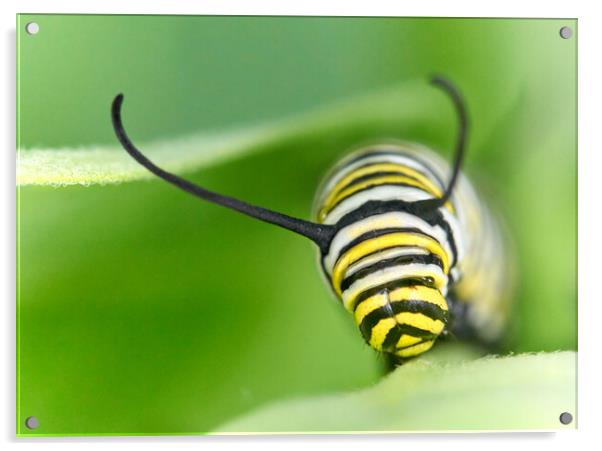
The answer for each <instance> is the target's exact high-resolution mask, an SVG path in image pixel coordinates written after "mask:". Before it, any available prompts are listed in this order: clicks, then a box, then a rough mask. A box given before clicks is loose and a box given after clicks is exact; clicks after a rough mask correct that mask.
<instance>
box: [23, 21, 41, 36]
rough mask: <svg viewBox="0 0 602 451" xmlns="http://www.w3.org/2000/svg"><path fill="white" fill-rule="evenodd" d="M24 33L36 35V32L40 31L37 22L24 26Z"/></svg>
mask: <svg viewBox="0 0 602 451" xmlns="http://www.w3.org/2000/svg"><path fill="white" fill-rule="evenodd" d="M25 31H26V32H27V34H31V35H34V34H38V31H40V26H39V25H38V24H37V22H29V23H28V24H27V25H25Z"/></svg>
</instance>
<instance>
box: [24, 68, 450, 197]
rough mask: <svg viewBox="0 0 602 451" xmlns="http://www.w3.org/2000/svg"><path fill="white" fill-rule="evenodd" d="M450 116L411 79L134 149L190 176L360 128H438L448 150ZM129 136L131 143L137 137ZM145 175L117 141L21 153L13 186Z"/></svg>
mask: <svg viewBox="0 0 602 451" xmlns="http://www.w3.org/2000/svg"><path fill="white" fill-rule="evenodd" d="M451 113H452V107H451V103H450V101H449V100H448V99H447V98H446V96H445V95H443V93H442V92H440V91H438V90H437V89H435V88H433V87H430V86H429V85H428V80H417V81H411V82H406V83H404V84H402V85H398V86H395V87H393V88H389V89H384V90H381V91H378V92H375V93H372V94H369V95H364V96H359V97H355V98H352V99H350V100H347V101H344V102H336V103H334V104H331V105H327V106H325V107H322V108H319V109H316V110H314V111H311V112H309V113H305V114H303V115H298V116H293V117H289V118H286V119H281V120H276V121H271V122H267V123H265V124H260V125H256V126H247V127H244V128H239V129H232V130H229V131H223V132H214V133H211V134H206V133H197V134H192V135H189V136H185V137H180V138H175V139H170V140H161V141H157V142H152V143H141V145H140V146H139V147H140V148H141V149H143V150H144V152H145V154H147V155H148V156H149V157H150V158H151V160H153V161H154V162H156V163H157V164H159V165H160V166H164V167H166V168H168V169H170V170H172V171H176V172H192V171H194V170H197V169H199V168H201V167H206V166H209V165H213V164H217V163H221V162H224V161H226V160H230V159H232V158H234V157H236V156H241V155H243V154H251V153H254V152H257V151H260V150H261V149H263V148H265V147H266V146H269V147H281V148H283V149H287V148H290V147H291V146H294V145H295V144H297V143H298V141H300V140H301V141H308V140H309V139H311V138H312V137H315V136H325V137H332V136H341V135H342V136H349V135H352V134H353V133H357V129H358V128H359V129H364V130H366V129H367V130H370V131H372V132H379V131H381V130H396V131H398V133H399V135H398V136H404V137H406V138H410V139H411V137H412V135H413V134H414V135H415V133H416V129H419V128H421V127H422V128H424V127H428V128H429V129H431V128H432V129H433V130H440V132H439V133H443V136H445V138H443V139H437V137H438V136H437V134H438V133H437V132H434V133H432V135H434V136H433V137H434V138H435V142H438V143H442V142H444V141H447V143H446V147H451V139H452V134H451V132H452V131H453V130H454V128H455V119H454V117H453V116H452V114H451ZM136 115H137V111H132V109H131V108H128V105H127V100H126V102H125V106H124V116H125V123H126V127H127V124H128V123H132V122H135V120H136ZM108 120H109V112H108V111H107V121H108ZM439 136H441V135H439ZM132 138H133V139H134V141H136V139H135V138H136V137H135V136H133V137H132ZM422 141H424V139H423V140H422ZM151 177H153V176H152V175H151V174H150V173H149V172H148V171H147V170H145V169H143V168H142V167H141V166H140V165H138V164H137V163H135V162H134V161H133V160H132V159H131V158H130V157H129V156H128V155H127V153H126V152H125V151H124V150H123V149H122V148H121V147H120V146H119V145H118V144H117V143H116V144H115V145H114V146H91V147H81V148H63V149H43V148H32V149H23V150H21V151H20V152H19V161H18V165H17V183H18V184H19V185H53V186H66V185H92V184H110V183H119V182H125V181H132V180H138V179H143V178H151Z"/></svg>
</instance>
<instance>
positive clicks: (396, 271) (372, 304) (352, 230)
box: [111, 77, 509, 364]
mask: <svg viewBox="0 0 602 451" xmlns="http://www.w3.org/2000/svg"><path fill="white" fill-rule="evenodd" d="M431 81H432V83H433V84H434V85H436V86H438V87H440V88H442V89H443V90H444V91H445V92H446V93H447V94H448V95H449V96H450V98H451V100H452V101H453V104H454V106H455V109H456V112H457V115H458V121H459V132H458V138H457V141H456V146H455V155H454V162H453V166H452V167H451V168H450V167H449V166H448V165H447V164H446V163H445V162H444V161H443V160H442V159H441V158H439V157H438V156H437V155H436V154H435V153H434V152H432V151H430V150H429V149H427V148H425V147H423V146H420V145H416V144H396V145H374V146H370V147H368V148H365V149H361V150H359V151H357V152H355V153H353V154H351V155H350V156H348V157H347V158H345V159H344V160H343V161H342V162H341V163H340V164H338V165H336V166H335V168H334V169H333V170H332V171H331V172H330V175H329V176H328V177H327V178H326V180H325V182H324V183H323V185H322V187H321V188H320V189H319V191H318V195H317V198H316V199H317V200H316V203H315V211H316V213H315V215H316V221H315V222H312V221H306V220H303V219H299V218H294V217H291V216H288V215H285V214H282V213H279V212H275V211H272V210H269V209H266V208H262V207H258V206H255V205H251V204H248V203H246V202H243V201H241V200H238V199H235V198H232V197H229V196H225V195H223V194H218V193H215V192H212V191H209V190H207V189H205V188H202V187H200V186H198V185H196V184H193V183H191V182H189V181H187V180H185V179H183V178H181V177H179V176H177V175H175V174H172V173H170V172H167V171H165V170H164V169H162V168H160V167H158V166H156V165H155V164H154V163H152V162H151V161H150V160H149V159H148V158H147V157H146V156H144V155H143V154H142V153H141V152H140V151H139V150H138V149H137V148H136V147H135V146H134V144H133V143H132V141H131V140H130V139H129V137H128V136H127V134H126V132H125V129H124V127H123V124H122V120H121V106H122V103H123V95H122V94H119V95H117V96H116V97H115V99H114V100H113V104H112V108H111V114H112V122H113V128H114V130H115V133H116V135H117V138H118V140H119V141H120V143H121V145H122V146H123V147H124V149H125V150H126V151H127V152H128V153H129V154H130V155H131V156H132V157H133V158H134V159H135V160H136V161H137V162H138V163H140V164H141V165H142V166H144V167H145V168H146V169H148V170H149V171H150V172H152V173H153V174H155V175H157V176H158V177H160V178H162V179H163V180H165V181H167V182H169V183H171V184H173V185H175V186H177V187H178V188H180V189H182V190H184V191H186V192H188V193H190V194H192V195H194V196H197V197H200V198H201V199H204V200H207V201H209V202H213V203H215V204H218V205H222V206H224V207H227V208H230V209H232V210H235V211H238V212H240V213H243V214H245V215H248V216H250V217H252V218H255V219H259V220H261V221H264V222H267V223H270V224H274V225H277V226H279V227H283V228H285V229H287V230H290V231H292V232H295V233H297V234H299V235H302V236H305V237H306V238H309V239H310V240H311V241H313V242H314V243H315V244H317V246H318V248H319V252H320V261H321V266H322V270H323V273H324V274H325V276H326V278H327V280H328V282H329V284H330V285H331V287H332V289H333V291H334V293H335V294H336V295H337V297H338V298H339V300H340V301H341V303H342V304H343V306H344V307H345V308H346V309H347V310H348V311H349V312H350V313H351V314H352V315H353V317H354V319H355V322H356V324H357V326H358V327H359V329H360V332H361V334H362V336H363V338H364V340H365V341H366V342H367V343H368V344H369V345H370V346H371V347H372V348H374V349H375V350H377V351H378V352H380V353H383V354H384V355H385V356H387V357H388V358H389V360H390V362H391V363H392V364H400V363H402V362H403V361H405V360H406V359H408V358H411V357H415V356H417V355H420V354H422V353H423V352H425V351H427V350H429V349H430V348H431V347H432V346H433V344H434V343H435V341H436V340H437V338H438V337H439V336H441V335H445V334H447V333H450V332H451V333H453V334H455V335H457V336H460V337H471V338H474V339H477V340H478V341H480V342H481V343H483V344H491V343H494V342H496V341H497V340H498V339H499V338H500V336H501V334H502V331H503V329H504V326H505V322H506V316H507V315H506V313H507V310H508V308H507V307H508V303H507V300H508V296H507V295H506V294H507V293H508V289H507V288H508V285H509V283H508V281H509V275H508V270H507V266H506V265H505V261H506V258H505V248H504V243H503V240H502V236H501V233H500V228H499V226H498V224H497V222H496V221H495V220H494V218H493V216H492V215H491V213H490V212H489V210H488V208H487V206H486V205H485V204H484V203H483V202H481V201H480V200H479V198H478V196H477V195H476V193H475V190H474V188H473V187H472V185H471V184H470V182H469V181H468V180H467V179H466V178H465V177H464V176H463V175H462V174H461V166H462V161H463V158H464V153H465V148H466V140H467V134H468V114H467V111H466V107H465V103H464V100H463V98H462V96H461V94H460V92H459V91H458V89H457V88H456V87H455V86H454V85H453V84H452V83H451V82H449V81H448V80H446V79H444V78H442V77H434V78H433V79H432V80H431ZM446 180H447V183H445V181H446Z"/></svg>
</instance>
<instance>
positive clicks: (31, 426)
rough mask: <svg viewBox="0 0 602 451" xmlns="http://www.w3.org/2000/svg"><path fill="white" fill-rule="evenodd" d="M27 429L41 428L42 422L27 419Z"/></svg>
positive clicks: (35, 419)
mask: <svg viewBox="0 0 602 451" xmlns="http://www.w3.org/2000/svg"><path fill="white" fill-rule="evenodd" d="M25 426H26V427H27V429H37V428H39V427H40V421H39V420H38V419H37V418H36V417H27V418H26V419H25Z"/></svg>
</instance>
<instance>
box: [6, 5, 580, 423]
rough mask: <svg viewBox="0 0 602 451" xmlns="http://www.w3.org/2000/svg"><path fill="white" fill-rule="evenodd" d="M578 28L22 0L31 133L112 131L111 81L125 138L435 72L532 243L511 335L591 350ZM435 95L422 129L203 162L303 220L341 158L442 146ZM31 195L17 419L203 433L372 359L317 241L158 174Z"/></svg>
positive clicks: (527, 344) (379, 123) (538, 345)
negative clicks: (579, 210)
mask: <svg viewBox="0 0 602 451" xmlns="http://www.w3.org/2000/svg"><path fill="white" fill-rule="evenodd" d="M31 21H35V22H37V23H38V24H39V25H40V32H39V33H38V34H37V35H35V36H30V35H27V34H26V33H25V31H24V25H25V24H26V23H28V22H31ZM564 25H570V26H572V27H573V29H574V30H575V31H576V26H577V23H576V21H574V20H531V19H529V20H516V19H511V20H510V19H496V20H486V19H397V18H293V17H270V18H265V17H177V16H170V17H158V16H78V15H71V16H61V15H21V16H19V18H18V24H17V35H18V46H19V48H18V124H19V133H18V141H19V148H20V152H21V153H22V154H25V153H26V152H28V151H31V150H29V149H32V148H35V147H43V148H51V149H61V148H64V147H70V148H77V147H91V146H94V145H114V144H115V138H114V135H113V132H112V129H111V125H110V120H109V111H108V107H109V104H110V101H111V100H112V98H113V97H114V95H115V94H116V93H118V92H124V93H126V98H127V105H126V111H125V112H124V115H125V120H126V124H127V128H128V129H129V132H130V134H131V136H132V137H134V139H135V141H139V142H148V141H153V140H157V139H169V138H175V137H179V136H184V135H186V134H190V133H197V132H204V131H207V132H212V131H220V130H225V129H232V128H233V129H236V128H238V127H246V126H249V125H254V124H258V123H270V121H272V120H275V119H280V118H282V117H289V116H294V115H298V114H301V113H308V112H309V113H308V114H311V111H312V110H314V109H316V108H319V107H322V106H324V105H329V104H331V103H333V102H340V101H349V99H354V98H356V97H357V96H361V95H365V94H370V93H373V92H378V91H379V90H386V89H389V88H394V87H395V86H398V85H399V84H400V83H401V82H403V81H404V80H415V79H419V80H426V79H427V77H428V76H429V75H430V74H432V73H436V72H438V73H443V74H445V75H446V76H448V77H449V78H451V79H452V80H454V81H455V82H456V83H457V84H458V85H459V86H460V87H461V88H462V90H463V91H464V93H465V96H466V98H467V100H468V103H469V107H470V110H471V113H472V119H473V120H472V123H473V133H472V136H471V146H470V151H469V154H468V157H467V161H466V173H467V174H469V175H470V176H472V178H473V179H474V180H476V181H477V183H478V184H479V186H480V187H483V191H484V192H485V193H488V194H486V195H487V196H489V197H488V198H489V199H491V202H492V204H494V205H495V207H494V208H496V209H497V210H498V211H500V214H501V215H502V216H504V218H505V219H506V221H507V224H508V226H509V229H510V231H511V233H512V236H513V238H514V244H515V247H516V251H517V255H518V258H517V268H516V272H517V275H518V277H519V280H520V284H519V287H518V292H517V296H516V302H515V311H514V315H513V321H512V329H511V331H510V333H509V336H508V340H507V343H506V348H507V350H508V351H513V352H525V351H552V350H576V347H577V338H576V311H577V293H576V252H577V251H576V221H577V219H576V180H577V174H576V171H577V168H576V36H574V37H573V38H572V39H570V40H564V39H561V38H560V36H559V34H558V31H559V29H560V27H561V26H564ZM425 83H426V81H425ZM429 89H431V88H427V89H426V90H425V92H426V93H427V94H426V95H429V94H428V93H430V92H431V91H429ZM437 95H440V93H437V92H433V96H437ZM407 102H409V103H406V104H404V105H403V108H406V109H409V110H410V111H411V110H412V109H416V111H420V110H421V109H422V108H423V106H424V105H430V100H429V99H427V98H424V104H423V103H422V100H421V99H420V98H418V97H417V96H414V97H409V98H408V100H407ZM411 102H413V103H411ZM441 105H443V107H441V108H440V109H439V110H437V109H434V110H433V111H428V113H429V114H431V113H432V119H433V120H432V121H429V120H427V119H424V120H423V119H421V120H419V121H416V123H413V124H412V125H411V126H407V125H406V126H404V124H402V123H396V122H395V121H392V120H386V118H383V117H380V116H379V115H378V114H375V115H374V116H373V120H369V121H366V122H365V124H357V123H356V124H353V126H349V125H346V124H345V123H343V122H342V123H341V126H340V127H336V128H334V129H333V130H332V133H323V132H320V131H319V130H318V131H315V130H312V129H309V130H300V133H299V135H298V136H296V137H294V138H291V139H288V140H284V141H283V142H278V143H274V144H266V145H264V146H259V148H258V149H255V151H254V152H252V153H248V154H246V155H244V156H241V157H238V158H237V159H235V160H233V161H229V162H228V163H224V164H218V165H214V166H212V167H210V168H206V169H203V170H198V171H192V173H190V174H188V175H189V176H190V178H192V179H193V180H195V181H197V182H199V183H201V182H202V184H204V185H205V186H207V187H210V188H212V189H214V190H218V191H221V192H224V193H228V194H231V195H235V196H238V197H241V198H244V199H245V200H248V201H251V202H254V203H257V204H260V205H265V206H268V207H270V208H273V209H276V210H280V211H283V212H287V213H289V214H293V215H297V216H300V217H308V216H309V213H310V207H311V202H312V198H313V195H314V192H315V190H316V187H317V185H318V183H319V181H320V180H321V177H322V175H323V174H324V172H325V171H326V169H327V168H328V167H329V165H331V164H332V163H333V162H335V161H336V160H337V159H338V158H339V157H341V156H342V155H344V154H345V153H346V152H347V151H348V150H349V148H351V147H353V146H356V145H357V144H358V143H361V142H364V141H367V140H371V141H374V140H378V139H379V138H400V139H409V140H415V141H418V142H421V143H424V144H427V145H429V146H432V147H433V148H435V149H438V150H441V151H442V153H443V154H445V155H449V153H448V149H450V148H451V143H452V140H453V136H454V133H455V122H454V118H453V116H452V115H451V109H450V108H451V107H450V106H449V105H448V104H447V103H446V102H445V101H442V102H441ZM358 108H361V107H358ZM372 108H373V110H374V111H378V108H379V105H378V104H376V105H373V106H372ZM383 116H384V115H383ZM422 116H424V114H423V115H422ZM422 116H421V117H422ZM427 116H428V115H427ZM370 117H372V116H370ZM18 193H19V199H18V209H19V211H18V222H19V223H18V253H19V255H18V260H19V267H18V278H19V280H18V350H17V352H18V378H17V379H18V380H17V383H18V406H17V413H18V432H19V433H20V434H23V435H27V434H31V433H35V434H133V433H139V434H157V433H195V432H198V433H202V432H207V431H210V430H212V429H214V428H215V427H217V426H218V425H220V424H221V423H223V422H225V421H227V420H230V419H232V418H234V417H236V416H238V415H240V414H242V413H245V412H248V411H250V410H251V409H253V408H254V407H257V406H259V405H263V404H265V403H268V402H269V401H271V400H275V399H283V398H287V397H291V396H302V395H306V394H318V393H329V392H333V391H341V390H348V389H355V388H359V387H365V386H367V385H369V384H370V383H372V382H374V381H376V380H377V379H378V378H379V377H380V375H381V365H382V362H380V361H379V360H378V358H377V357H376V356H375V355H374V353H373V352H372V351H371V350H370V349H369V348H368V347H367V346H366V345H365V344H364V343H363V341H362V339H361V337H360V335H359V333H358V332H357V330H356V328H355V326H354V324H353V322H352V320H351V318H350V317H349V315H348V314H346V313H345V312H344V311H343V309H342V308H340V306H339V305H337V303H336V302H334V301H333V299H332V298H331V294H330V292H329V289H328V288H327V286H326V285H325V284H324V283H323V281H322V278H321V276H320V274H319V271H318V267H317V265H316V250H315V249H314V248H313V247H312V245H311V244H310V243H308V242H306V241H305V240H303V239H301V238H298V237H297V236H294V235H292V234H288V233H286V232H284V231H281V230H279V229H276V228H271V227H268V226H265V225H264V224H261V223H258V222H254V221H251V220H249V219H247V218H245V217H242V216H239V215H236V214H234V213H232V212H230V211H226V210H223V209H220V208H217V207H214V206H211V205H206V204H201V203H200V202H198V201H197V200H196V199H193V198H192V197H190V196H187V195H184V194H183V193H181V192H179V191H178V190H176V189H174V188H172V187H170V186H167V185H166V184H165V183H164V182H161V181H156V180H151V181H136V182H128V183H123V184H118V185H106V186H100V185H94V186H89V187H82V186H71V187H62V188H56V187H50V186H21V187H20V188H19V191H18ZM30 415H35V416H36V417H37V418H38V419H39V420H40V427H39V428H38V429H37V430H35V431H33V432H32V431H28V430H27V429H26V428H25V427H24V426H23V424H24V420H25V418H26V417H28V416H30Z"/></svg>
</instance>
